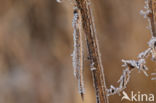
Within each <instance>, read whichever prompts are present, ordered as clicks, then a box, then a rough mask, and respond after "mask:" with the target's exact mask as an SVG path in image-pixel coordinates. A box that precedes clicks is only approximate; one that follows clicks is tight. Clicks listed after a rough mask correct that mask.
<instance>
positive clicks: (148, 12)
mask: <svg viewBox="0 0 156 103" xmlns="http://www.w3.org/2000/svg"><path fill="white" fill-rule="evenodd" d="M144 8H145V11H143V10H141V12H140V13H141V14H143V15H144V18H147V19H148V22H149V29H150V31H151V35H152V37H156V0H145V7H144Z"/></svg>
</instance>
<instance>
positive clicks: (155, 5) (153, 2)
mask: <svg viewBox="0 0 156 103" xmlns="http://www.w3.org/2000/svg"><path fill="white" fill-rule="evenodd" d="M148 3H149V9H150V10H151V12H150V13H149V15H148V17H149V18H150V22H151V23H150V24H151V29H152V30H151V31H152V36H153V37H156V21H155V19H156V18H155V16H156V12H155V10H156V0H148Z"/></svg>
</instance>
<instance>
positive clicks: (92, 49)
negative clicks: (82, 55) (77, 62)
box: [74, 0, 109, 103]
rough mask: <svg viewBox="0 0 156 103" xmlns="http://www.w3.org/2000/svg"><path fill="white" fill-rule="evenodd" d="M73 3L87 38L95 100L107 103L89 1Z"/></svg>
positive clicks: (77, 0)
mask: <svg viewBox="0 0 156 103" xmlns="http://www.w3.org/2000/svg"><path fill="white" fill-rule="evenodd" d="M74 3H75V4H74V6H75V7H76V8H78V9H79V10H80V14H81V23H82V28H83V31H84V33H85V37H86V40H87V47H88V54H89V59H90V65H91V72H92V77H93V81H94V87H95V92H96V101H97V103H109V101H108V96H107V91H106V90H107V88H106V83H105V77H104V72H103V66H102V63H101V57H100V52H99V47H98V42H97V39H96V32H95V26H94V22H93V15H92V14H91V7H90V5H89V4H90V3H89V2H88V1H87V0H74Z"/></svg>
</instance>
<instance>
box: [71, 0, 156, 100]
mask: <svg viewBox="0 0 156 103" xmlns="http://www.w3.org/2000/svg"><path fill="white" fill-rule="evenodd" d="M72 2H73V6H74V10H73V11H74V12H73V13H74V18H73V29H74V33H73V37H74V51H73V55H72V56H73V66H74V75H75V77H76V78H77V79H78V85H79V93H80V94H81V96H82V98H83V96H84V83H83V43H82V31H83V32H84V35H85V37H86V43H87V48H88V55H89V60H90V70H91V72H92V78H93V81H94V88H95V93H96V102H97V103H109V101H108V97H109V96H110V95H114V94H119V93H120V92H122V91H123V90H124V89H125V88H126V86H127V84H128V82H129V80H130V77H131V73H132V71H133V70H134V69H136V70H138V71H142V72H143V73H144V74H145V75H146V76H147V77H148V73H147V70H148V68H147V66H146V59H147V58H148V57H149V56H150V55H151V56H152V60H156V12H155V10H156V0H145V11H143V10H141V11H140V13H141V14H142V15H143V16H144V18H147V19H148V21H149V27H148V28H149V30H150V31H151V35H152V37H151V40H150V41H149V43H148V44H149V48H148V49H147V50H145V51H144V52H142V53H140V54H139V55H138V60H122V62H123V65H122V66H123V67H124V68H125V69H124V70H123V73H122V75H121V77H120V79H119V80H118V83H119V86H118V87H114V86H113V85H111V86H110V88H106V83H105V76H104V69H103V66H102V63H101V57H100V52H99V47H98V42H97V37H96V29H95V24H94V18H93V15H92V10H91V6H90V1H87V0H73V1H72ZM151 75H152V76H153V75H156V73H152V74H151ZM152 80H155V78H152Z"/></svg>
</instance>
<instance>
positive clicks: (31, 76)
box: [0, 0, 156, 103]
mask: <svg viewBox="0 0 156 103" xmlns="http://www.w3.org/2000/svg"><path fill="white" fill-rule="evenodd" d="M91 4H92V7H93V13H94V18H95V24H96V29H97V34H98V35H97V36H98V40H99V45H100V51H101V55H102V63H103V66H104V72H105V77H106V83H107V87H110V85H112V84H113V85H115V86H118V84H117V82H116V81H117V80H118V79H119V77H120V75H121V74H122V70H123V69H124V68H122V67H121V65H122V62H121V59H137V55H138V54H139V53H140V52H142V51H144V50H145V49H146V48H148V45H147V42H148V41H149V39H150V37H151V35H150V32H149V30H147V29H146V26H148V22H147V20H146V19H144V18H143V16H141V15H140V14H139V11H140V10H141V9H143V7H144V0H92V3H91ZM72 13H73V7H72V4H71V1H70V0H64V1H63V2H62V3H57V2H56V1H55V0H0V103H82V101H81V97H80V95H79V94H78V87H77V81H76V79H75V78H74V76H73V67H72V57H71V56H70V55H71V54H72V52H73V36H72V33H73V30H72V17H73V14H72ZM147 66H148V67H149V74H150V73H151V72H156V63H154V62H151V61H150V59H149V60H148V62H147ZM84 69H85V90H86V94H85V99H84V102H83V103H96V100H95V94H94V88H93V85H92V84H93V83H92V78H91V73H90V71H89V62H88V60H87V49H86V52H85V68H84ZM150 78H151V77H148V78H147V77H146V76H145V75H144V74H143V73H142V72H140V73H138V71H136V72H133V73H132V78H131V79H130V82H129V83H128V86H127V89H125V91H126V92H127V93H128V94H130V92H131V91H134V92H136V93H137V91H140V92H141V93H153V94H155V95H156V88H155V86H156V82H155V81H151V80H150ZM109 100H110V103H121V96H119V95H114V96H110V97H109ZM122 103H129V102H128V101H126V100H123V101H122Z"/></svg>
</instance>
